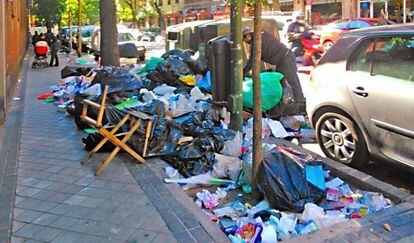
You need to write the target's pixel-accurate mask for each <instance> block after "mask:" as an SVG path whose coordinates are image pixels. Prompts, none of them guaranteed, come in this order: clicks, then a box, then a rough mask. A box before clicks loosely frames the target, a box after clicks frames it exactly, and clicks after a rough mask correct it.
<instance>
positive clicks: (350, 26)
mask: <svg viewBox="0 0 414 243" xmlns="http://www.w3.org/2000/svg"><path fill="white" fill-rule="evenodd" d="M387 24H388V22H387V21H385V20H384V19H380V18H355V19H338V20H336V21H334V22H332V23H330V24H328V25H325V26H324V27H322V30H321V33H320V34H321V45H323V46H324V48H325V50H328V49H329V48H330V47H331V46H332V45H333V44H334V43H335V42H336V41H337V40H338V39H339V38H340V35H341V34H344V33H347V32H349V31H350V30H355V29H360V28H367V27H373V26H381V25H387Z"/></svg>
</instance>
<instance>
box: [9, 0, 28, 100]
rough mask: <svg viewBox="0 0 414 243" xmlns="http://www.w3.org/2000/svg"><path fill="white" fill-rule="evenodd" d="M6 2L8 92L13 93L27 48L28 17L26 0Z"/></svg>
mask: <svg viewBox="0 0 414 243" xmlns="http://www.w3.org/2000/svg"><path fill="white" fill-rule="evenodd" d="M5 3H6V8H5V10H6V92H7V97H10V96H11V95H12V92H13V90H14V87H15V84H16V81H17V78H18V75H19V72H20V68H21V64H22V61H23V58H24V55H25V52H26V48H27V32H28V18H27V16H28V15H27V13H28V11H27V5H26V1H25V0H13V1H5Z"/></svg>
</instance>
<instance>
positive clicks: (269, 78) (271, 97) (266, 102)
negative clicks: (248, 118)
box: [243, 72, 283, 112]
mask: <svg viewBox="0 0 414 243" xmlns="http://www.w3.org/2000/svg"><path fill="white" fill-rule="evenodd" d="M282 79H283V74H281V73H278V72H264V73H260V81H261V87H262V110H263V111H264V112H266V111H268V110H270V109H272V108H273V107H275V106H276V105H277V104H279V102H280V99H282V95H283V88H282V85H281V84H280V81H281V80H282ZM243 106H244V107H245V108H249V109H252V108H253V80H252V79H251V78H247V79H245V81H244V82H243Z"/></svg>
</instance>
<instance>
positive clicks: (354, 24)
mask: <svg viewBox="0 0 414 243" xmlns="http://www.w3.org/2000/svg"><path fill="white" fill-rule="evenodd" d="M366 27H371V25H370V24H369V23H367V22H365V21H363V20H352V21H351V23H350V24H349V28H350V29H351V30H353V29H360V28H366Z"/></svg>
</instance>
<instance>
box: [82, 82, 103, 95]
mask: <svg viewBox="0 0 414 243" xmlns="http://www.w3.org/2000/svg"><path fill="white" fill-rule="evenodd" d="M81 94H86V95H89V96H95V95H96V96H99V95H101V94H102V89H101V84H99V83H98V84H94V85H92V86H90V87H89V88H87V89H85V90H84V91H82V92H81Z"/></svg>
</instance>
